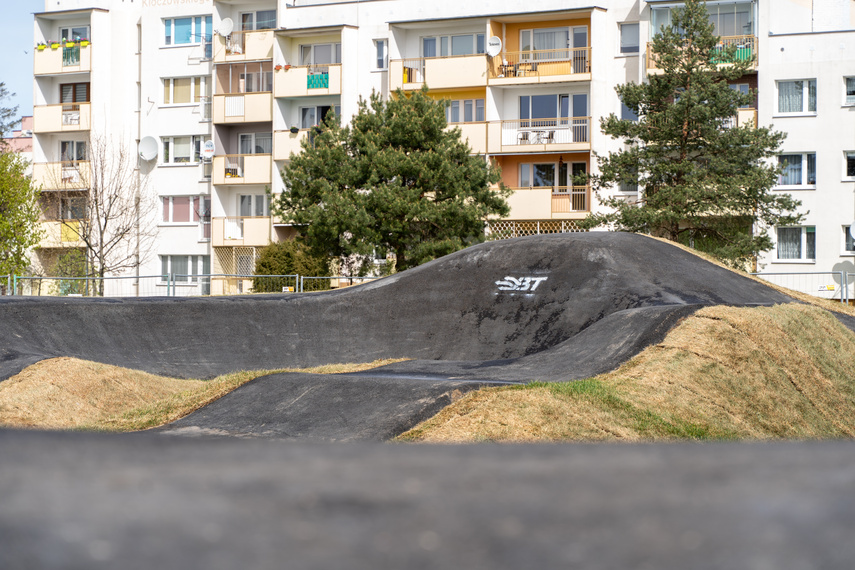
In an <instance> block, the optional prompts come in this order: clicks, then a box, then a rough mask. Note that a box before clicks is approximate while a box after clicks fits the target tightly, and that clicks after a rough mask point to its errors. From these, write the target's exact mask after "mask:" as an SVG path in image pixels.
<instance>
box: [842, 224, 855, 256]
mask: <svg viewBox="0 0 855 570" xmlns="http://www.w3.org/2000/svg"><path fill="white" fill-rule="evenodd" d="M841 227H842V228H843V242H842V243H841V244H840V245H841V248H840V255H849V256H855V239H853V238H852V236H851V235H849V226H841ZM848 244H852V249H849V248H848V247H846V246H847V245H848Z"/></svg>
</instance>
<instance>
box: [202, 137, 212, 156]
mask: <svg viewBox="0 0 855 570" xmlns="http://www.w3.org/2000/svg"><path fill="white" fill-rule="evenodd" d="M201 155H202V158H204V159H205V160H211V159H212V158H214V141H205V144H203V145H202V152H201Z"/></svg>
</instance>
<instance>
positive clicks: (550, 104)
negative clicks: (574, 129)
mask: <svg viewBox="0 0 855 570" xmlns="http://www.w3.org/2000/svg"><path fill="white" fill-rule="evenodd" d="M519 103H520V119H521V120H522V121H524V122H527V120H528V119H532V121H531V123H532V126H548V125H547V123H549V124H550V125H551V124H554V123H555V121H554V120H553V121H544V120H537V119H557V118H561V119H566V118H569V117H587V116H588V94H587V93H574V94H572V95H571V94H558V95H521V96H520V100H519Z"/></svg>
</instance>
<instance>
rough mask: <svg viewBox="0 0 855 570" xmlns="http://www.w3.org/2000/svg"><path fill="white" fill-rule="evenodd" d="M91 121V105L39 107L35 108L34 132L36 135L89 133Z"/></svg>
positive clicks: (71, 104)
mask: <svg viewBox="0 0 855 570" xmlns="http://www.w3.org/2000/svg"><path fill="white" fill-rule="evenodd" d="M91 120H92V108H91V104H90V103H64V104H62V105H38V106H36V107H34V108H33V131H34V132H36V133H62V132H80V131H88V130H89V128H90V124H91Z"/></svg>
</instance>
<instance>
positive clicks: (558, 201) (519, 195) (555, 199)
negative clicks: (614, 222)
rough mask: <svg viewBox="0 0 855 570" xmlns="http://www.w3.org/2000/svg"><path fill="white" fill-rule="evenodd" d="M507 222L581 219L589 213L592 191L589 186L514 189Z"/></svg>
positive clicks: (510, 199)
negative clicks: (510, 220) (509, 220)
mask: <svg viewBox="0 0 855 570" xmlns="http://www.w3.org/2000/svg"><path fill="white" fill-rule="evenodd" d="M512 190H513V191H514V193H513V194H511V196H510V198H508V205H509V206H510V207H511V213H510V214H509V215H508V219H514V220H543V219H550V218H564V219H581V218H584V217H585V216H587V215H588V212H589V211H590V195H591V189H590V187H587V186H543V187H534V188H512Z"/></svg>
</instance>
